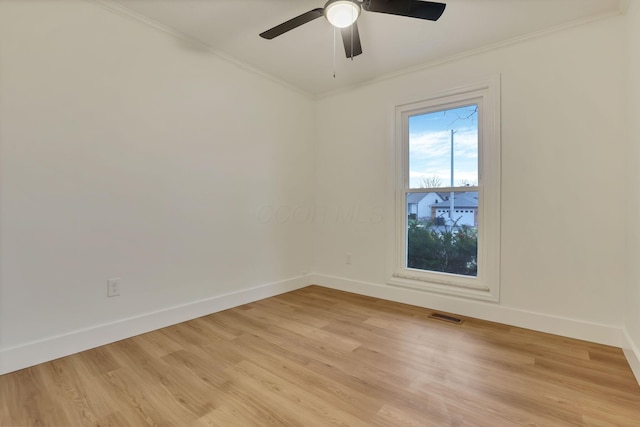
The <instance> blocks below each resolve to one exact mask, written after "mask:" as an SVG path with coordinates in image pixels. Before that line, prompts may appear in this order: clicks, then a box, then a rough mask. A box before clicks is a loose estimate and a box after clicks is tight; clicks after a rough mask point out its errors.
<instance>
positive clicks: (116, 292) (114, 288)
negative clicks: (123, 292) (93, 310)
mask: <svg viewBox="0 0 640 427" xmlns="http://www.w3.org/2000/svg"><path fill="white" fill-rule="evenodd" d="M107 296H108V297H117V296H120V278H116V279H107Z"/></svg>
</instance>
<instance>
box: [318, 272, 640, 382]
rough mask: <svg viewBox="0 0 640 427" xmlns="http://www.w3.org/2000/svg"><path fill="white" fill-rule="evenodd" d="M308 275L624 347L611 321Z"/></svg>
mask: <svg viewBox="0 0 640 427" xmlns="http://www.w3.org/2000/svg"><path fill="white" fill-rule="evenodd" d="M309 279H310V283H314V284H317V285H319V286H325V287H328V288H333V289H339V290H342V291H347V292H353V293H357V294H360V295H367V296H371V297H375V298H381V299H385V300H390V301H396V302H401V303H405V304H411V305H415V306H419V307H425V308H430V309H433V310H442V311H446V312H450V313H455V314H459V315H461V316H469V317H474V318H476V319H482V320H489V321H492V322H498V323H504V324H507V325H511V326H518V327H521V328H526V329H533V330H535V331H540V332H546V333H549V334H554V335H561V336H565V337H569V338H576V339H580V340H585V341H590V342H594V343H598V344H605V345H611V346H615V347H623V343H624V342H625V341H626V340H625V338H624V336H623V332H622V329H621V328H619V327H615V326H610V325H603V324H598V323H592V322H586V321H581V320H576V319H569V318H564V317H558V316H550V315H548V314H544V313H536V312H532V311H526V310H520V309H516V308H510V307H504V306H501V305H499V304H495V303H490V302H483V301H475V300H471V299H466V298H456V297H451V296H446V295H440V294H435V293H429V292H424V291H418V290H413V289H409V288H402V287H397V286H391V285H380V284H375V283H367V282H361V281H356V280H350V279H344V278H340V277H334V276H326V275H322V274H312V275H310V277H309ZM636 375H637V374H636Z"/></svg>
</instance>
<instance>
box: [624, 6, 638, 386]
mask: <svg viewBox="0 0 640 427" xmlns="http://www.w3.org/2000/svg"><path fill="white" fill-rule="evenodd" d="M630 3H631V4H630V5H629V11H628V14H627V15H628V16H627V20H628V22H627V28H628V29H629V41H630V43H629V46H628V52H629V75H628V85H629V89H628V100H629V104H628V113H627V114H628V116H627V117H628V120H629V137H628V144H627V171H628V179H627V183H628V186H627V196H628V199H627V200H628V206H627V217H626V229H625V232H626V235H627V246H626V255H627V258H626V261H627V279H628V282H627V289H626V295H625V303H626V305H625V314H626V315H625V330H626V333H627V339H628V343H627V346H626V347H625V353H626V354H627V359H628V360H629V362H630V363H631V366H632V368H633V369H634V372H635V374H636V378H638V381H640V221H639V219H640V120H639V118H640V80H639V79H638V76H640V4H638V3H637V2H630Z"/></svg>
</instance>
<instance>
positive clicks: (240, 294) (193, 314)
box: [0, 276, 309, 375]
mask: <svg viewBox="0 0 640 427" xmlns="http://www.w3.org/2000/svg"><path fill="white" fill-rule="evenodd" d="M308 284H309V279H308V277H307V276H299V277H294V278H291V279H287V280H283V281H280V282H275V283H268V284H264V285H260V286H256V287H253V288H249V289H243V290H241V291H237V292H232V293H227V294H223V295H218V296H215V297H211V298H207V299H203V300H199V301H194V302H190V303H187V304H181V305H178V306H174V307H167V308H165V309H162V310H158V311H154V312H150V313H144V314H140V315H138V316H134V317H129V318H125V319H120V320H117V321H115V322H111V323H106V324H102V325H98V326H94V327H89V328H85V329H79V330H75V331H71V332H69V333H66V334H62V335H57V336H53V337H49V338H45V339H42V340H38V341H34V342H30V343H26V344H22V345H19V346H16V347H11V348H6V349H2V350H0V375H2V374H6V373H9V372H13V371H17V370H19V369H23V368H27V367H29V366H33V365H37V364H39V363H43V362H47V361H50V360H54V359H58V358H60V357H64V356H68V355H71V354H74V353H78V352H80V351H84V350H89V349H91V348H95V347H99V346H101V345H105V344H109V343H112V342H115V341H119V340H122V339H125V338H130V337H133V336H136V335H140V334H143V333H146V332H150V331H153V330H156V329H160V328H164V327H166V326H170V325H174V324H176V323H180V322H185V321H187V320H191V319H195V318H197V317H201V316H206V315H208V314H211V313H215V312H218V311H222V310H226V309H228V308H232V307H237V306H239V305H242V304H247V303H250V302H253V301H258V300H261V299H264V298H268V297H272V296H275V295H278V294H281V293H284V292H289V291H293V290H295V289H299V288H303V287H305V286H307V285H308Z"/></svg>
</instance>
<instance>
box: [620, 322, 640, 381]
mask: <svg viewBox="0 0 640 427" xmlns="http://www.w3.org/2000/svg"><path fill="white" fill-rule="evenodd" d="M622 332H623V338H624V340H625V342H624V343H623V344H622V351H624V355H625V357H626V358H627V361H628V362H629V366H630V367H631V370H632V371H633V375H635V376H636V380H637V381H638V384H640V348H639V347H638V345H637V344H636V343H635V342H633V340H632V339H631V336H630V335H629V332H628V331H627V328H623V330H622Z"/></svg>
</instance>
